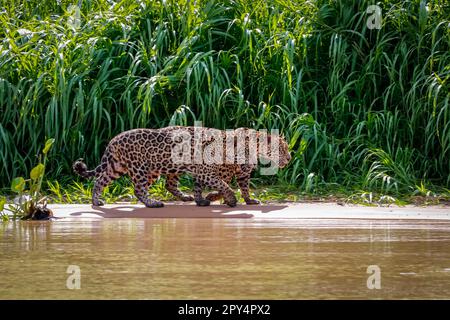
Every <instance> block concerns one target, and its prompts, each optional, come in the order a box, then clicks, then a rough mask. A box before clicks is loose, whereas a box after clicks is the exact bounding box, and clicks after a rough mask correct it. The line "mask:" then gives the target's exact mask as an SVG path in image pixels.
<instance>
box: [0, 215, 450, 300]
mask: <svg viewBox="0 0 450 320" xmlns="http://www.w3.org/2000/svg"><path fill="white" fill-rule="evenodd" d="M449 244H450V223H449V222H444V221H432V222H427V221H413V222H411V221H394V220H392V221H379V220H377V221H367V220H345V219H344V220H323V219H310V220H306V219H305V220H296V219H285V220H273V219H272V220H266V221H264V220H258V219H93V220H83V219H65V220H59V221H50V222H9V223H7V224H1V225H0V298H3V299H5V298H6V299H8V298H25V299H28V298H59V299H61V298H62V299H66V298H87V299H94V298H95V299H98V298H100V299H101V298H138V299H184V298H186V299H195V298H202V299H311V298H331V299H334V298H349V299H358V298H376V299H377V298H450V250H449V249H448V248H449ZM69 265H78V266H80V269H81V289H80V290H69V289H67V288H66V280H67V277H68V276H69V275H68V274H67V273H66V270H67V267H68V266H69ZM369 265H378V266H379V267H380V269H381V273H382V278H381V279H382V289H381V290H369V289H367V286H366V281H367V277H368V276H369V275H368V274H367V273H366V270H367V267H368V266H369Z"/></svg>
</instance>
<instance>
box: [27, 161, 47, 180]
mask: <svg viewBox="0 0 450 320" xmlns="http://www.w3.org/2000/svg"><path fill="white" fill-rule="evenodd" d="M44 169H45V167H44V165H43V164H42V163H39V164H38V165H37V166H36V167H34V168H33V169H31V172H30V178H31V179H33V180H37V179H39V178H40V177H42V175H43V174H44Z"/></svg>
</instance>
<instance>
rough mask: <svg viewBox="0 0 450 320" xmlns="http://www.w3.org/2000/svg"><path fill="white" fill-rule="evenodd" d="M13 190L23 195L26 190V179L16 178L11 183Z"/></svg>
mask: <svg viewBox="0 0 450 320" xmlns="http://www.w3.org/2000/svg"><path fill="white" fill-rule="evenodd" d="M11 190H12V191H13V192H17V193H21V192H22V191H23V190H25V179H24V178H22V177H17V178H14V179H13V181H12V182H11Z"/></svg>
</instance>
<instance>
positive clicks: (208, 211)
mask: <svg viewBox="0 0 450 320" xmlns="http://www.w3.org/2000/svg"><path fill="white" fill-rule="evenodd" d="M286 207H287V206H286V205H256V206H248V205H238V206H237V207H234V208H230V207H228V206H225V205H219V204H218V205H210V206H208V207H198V206H195V205H176V204H168V205H167V204H166V205H165V206H164V207H163V208H145V207H136V206H130V205H121V206H115V207H112V208H108V207H94V206H92V207H91V208H92V211H87V210H80V211H76V212H72V213H71V214H70V215H71V216H82V215H83V214H96V215H98V216H99V217H103V218H240V219H246V218H252V217H253V214H251V213H250V212H251V211H258V212H263V213H266V212H271V211H277V210H282V209H284V208H286Z"/></svg>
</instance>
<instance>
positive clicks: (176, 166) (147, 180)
mask: <svg viewBox="0 0 450 320" xmlns="http://www.w3.org/2000/svg"><path fill="white" fill-rule="evenodd" d="M246 130H251V129H245V128H239V129H236V130H235V131H234V133H236V136H233V139H234V145H235V146H236V145H237V142H238V139H239V138H238V135H237V134H238V133H242V132H244V131H246ZM179 131H183V132H187V133H188V134H190V135H191V136H192V137H193V136H194V135H195V134H196V132H197V133H198V132H200V133H201V134H202V135H203V136H205V137H209V138H207V139H204V141H203V144H202V146H203V147H207V146H208V145H211V143H213V142H214V141H215V139H217V138H218V139H223V145H225V143H226V133H225V131H219V130H216V129H209V128H199V127H196V128H194V127H166V128H162V129H134V130H129V131H125V132H122V133H121V134H119V135H117V136H116V137H114V138H113V139H112V140H111V141H110V143H109V144H108V146H107V147H106V150H105V152H104V154H103V156H102V159H101V163H100V165H99V166H97V167H96V168H95V169H94V170H88V168H87V166H86V164H85V163H84V162H83V160H82V159H79V160H77V161H76V162H75V163H74V165H73V169H74V171H75V172H76V173H78V174H79V175H80V176H82V177H85V178H91V177H95V184H94V189H93V194H92V203H93V205H95V206H98V205H102V204H103V203H102V201H101V200H99V197H100V195H101V194H102V191H103V189H104V188H105V187H106V186H107V185H108V184H109V183H111V181H113V180H115V179H117V178H119V177H120V176H122V175H125V174H127V175H129V176H130V177H131V180H132V181H133V184H134V189H135V194H136V196H137V198H138V199H139V201H141V202H143V203H144V204H145V205H146V206H147V207H162V206H163V203H162V202H160V201H155V200H152V199H149V197H148V188H149V186H150V185H151V184H152V183H153V182H154V181H155V180H156V179H157V178H158V177H159V176H160V175H165V176H166V181H167V183H166V188H167V190H168V191H169V192H171V193H172V194H173V195H174V196H175V197H177V198H178V199H180V200H183V201H192V200H195V201H196V203H197V204H198V205H208V204H209V202H210V201H214V200H217V199H219V198H222V197H223V198H224V201H225V203H226V204H228V205H229V206H232V207H233V206H235V205H236V197H235V195H234V192H233V190H232V189H231V188H230V186H229V185H228V184H229V182H230V181H231V179H232V178H233V176H236V180H237V182H238V185H239V187H240V189H241V192H242V195H243V197H244V200H245V201H246V203H247V204H255V203H258V201H257V200H254V199H251V198H250V195H249V189H248V184H249V179H250V174H251V172H252V170H253V169H254V168H255V164H253V163H250V162H249V163H243V164H238V162H237V161H236V159H237V155H238V154H239V152H244V153H245V155H246V156H247V157H248V156H249V154H250V152H251V151H250V150H249V148H248V146H249V144H248V141H246V144H245V148H244V150H241V151H239V150H237V152H236V155H235V157H234V161H232V163H224V164H215V163H205V162H202V163H192V162H190V163H179V162H177V161H175V160H174V158H173V154H174V151H173V150H174V148H175V146H176V145H177V144H179V142H180V139H181V138H180V137H179V136H178V135H177V134H176V133H177V132H179ZM214 134H215V135H214ZM268 138H269V143H270V138H271V136H270V135H268ZM194 141H195V140H194V139H192V142H191V145H190V146H191V148H190V150H189V151H190V153H189V154H188V156H190V157H191V159H193V158H194V157H195V155H196V154H195V152H196V151H195V150H196V148H195V145H194V143H195V142H194ZM257 149H258V150H259V144H258V147H257ZM269 149H270V148H269ZM279 150H280V157H279V158H277V160H278V165H279V166H280V167H283V166H285V165H286V164H287V163H288V162H289V160H290V155H289V152H288V147H287V144H286V142H285V141H284V139H282V138H279ZM180 155H182V152H181V151H180ZM214 155H215V152H212V153H211V155H210V156H214ZM268 157H269V159H270V157H271V156H270V154H269V155H268ZM224 158H225V155H224ZM205 159H207V160H208V158H205ZM185 173H188V174H191V175H192V176H193V177H194V180H195V186H194V198H192V197H191V196H189V195H186V194H183V193H182V192H181V191H180V190H179V189H178V179H179V177H180V176H181V175H182V174H185ZM205 187H209V188H211V189H214V190H217V192H213V193H210V194H208V195H207V197H206V198H203V196H202V191H203V189H204V188H205Z"/></svg>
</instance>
